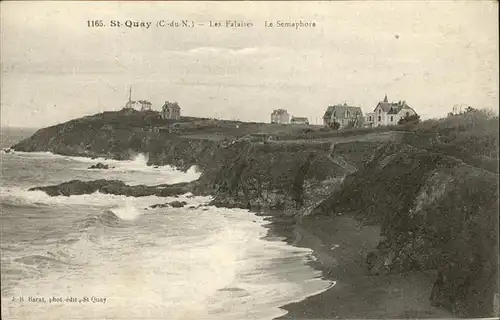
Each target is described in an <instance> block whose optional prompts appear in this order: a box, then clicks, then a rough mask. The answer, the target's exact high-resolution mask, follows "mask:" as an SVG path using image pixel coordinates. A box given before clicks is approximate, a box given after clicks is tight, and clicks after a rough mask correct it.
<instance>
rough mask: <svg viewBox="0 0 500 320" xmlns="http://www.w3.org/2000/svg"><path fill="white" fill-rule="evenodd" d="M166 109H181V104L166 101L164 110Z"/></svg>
mask: <svg viewBox="0 0 500 320" xmlns="http://www.w3.org/2000/svg"><path fill="white" fill-rule="evenodd" d="M164 108H177V109H180V108H181V107H180V106H179V104H178V103H177V102H169V101H165V104H164V105H163V106H162V109H164Z"/></svg>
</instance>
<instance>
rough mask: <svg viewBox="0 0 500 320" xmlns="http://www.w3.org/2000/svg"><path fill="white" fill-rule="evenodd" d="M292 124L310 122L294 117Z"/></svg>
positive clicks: (304, 118)
mask: <svg viewBox="0 0 500 320" xmlns="http://www.w3.org/2000/svg"><path fill="white" fill-rule="evenodd" d="M290 123H292V124H307V125H308V124H309V120H308V119H307V118H306V117H292V120H290Z"/></svg>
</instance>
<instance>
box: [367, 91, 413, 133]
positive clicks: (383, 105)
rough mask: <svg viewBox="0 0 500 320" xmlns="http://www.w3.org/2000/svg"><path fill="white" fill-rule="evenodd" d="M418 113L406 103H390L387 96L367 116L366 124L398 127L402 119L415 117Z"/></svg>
mask: <svg viewBox="0 0 500 320" xmlns="http://www.w3.org/2000/svg"><path fill="white" fill-rule="evenodd" d="M415 114H417V112H415V110H414V109H413V108H411V107H410V106H408V104H406V101H398V102H389V100H388V99H387V95H386V96H385V97H384V100H383V101H380V102H379V103H378V104H377V106H376V107H375V110H373V112H371V113H367V114H366V119H365V120H366V123H367V124H368V125H371V126H375V127H379V126H388V125H397V124H398V122H399V120H400V119H401V118H404V117H405V116H411V115H415Z"/></svg>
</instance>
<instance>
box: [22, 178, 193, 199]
mask: <svg viewBox="0 0 500 320" xmlns="http://www.w3.org/2000/svg"><path fill="white" fill-rule="evenodd" d="M29 190H30V191H37V190H39V191H43V192H45V193H47V194H48V195H49V196H52V197H55V196H67V197H68V196H73V195H81V194H91V193H94V192H100V193H106V194H114V195H124V196H130V197H146V196H158V197H171V196H175V195H181V194H185V193H188V192H190V191H191V190H192V184H191V183H186V182H183V183H177V184H171V185H168V184H163V185H157V186H145V185H139V186H129V185H127V184H125V183H123V182H122V181H118V180H104V179H102V180H93V181H81V180H71V181H68V182H63V183H61V184H58V185H52V186H43V187H34V188H31V189H29Z"/></svg>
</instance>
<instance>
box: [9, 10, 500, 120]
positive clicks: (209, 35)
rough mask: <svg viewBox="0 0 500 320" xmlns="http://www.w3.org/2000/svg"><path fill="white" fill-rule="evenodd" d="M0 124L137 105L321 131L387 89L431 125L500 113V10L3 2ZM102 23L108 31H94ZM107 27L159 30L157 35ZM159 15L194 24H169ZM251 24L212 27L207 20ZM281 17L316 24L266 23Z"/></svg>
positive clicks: (367, 108)
mask: <svg viewBox="0 0 500 320" xmlns="http://www.w3.org/2000/svg"><path fill="white" fill-rule="evenodd" d="M0 6H1V8H0V9H1V10H0V12H1V22H0V23H1V56H0V57H1V58H0V59H1V68H2V71H1V125H2V126H21V127H44V126H49V125H54V124H57V123H60V122H64V121H67V120H70V119H73V118H77V117H81V116H86V115H91V114H95V113H98V112H103V111H112V110H120V109H121V108H123V106H124V105H125V103H126V101H127V100H128V89H129V86H132V99H134V100H149V101H151V102H152V104H153V109H155V110H160V109H161V106H162V105H163V103H164V102H165V101H167V100H168V101H177V102H179V104H180V106H181V108H182V109H181V112H182V114H183V115H187V116H203V117H217V118H225V119H239V120H243V121H262V122H269V121H270V114H271V112H272V110H273V109H278V108H283V109H287V110H288V112H289V113H290V114H292V115H294V116H305V117H308V118H309V120H310V122H311V123H317V122H318V123H319V122H320V121H321V117H322V116H323V114H324V112H325V110H326V108H327V107H328V105H333V104H337V103H344V102H345V103H347V104H350V105H354V106H360V107H361V108H362V110H363V112H365V113H366V112H371V111H373V109H374V108H375V106H376V104H377V102H378V101H381V100H382V99H383V98H384V95H386V94H387V96H388V98H389V100H390V101H399V100H404V101H406V103H407V104H408V105H410V106H411V107H413V108H414V109H415V110H416V111H417V113H419V114H420V115H421V117H422V118H423V119H428V118H435V117H442V116H445V115H446V114H447V113H448V112H450V111H451V110H452V108H453V106H454V105H457V104H458V105H472V106H474V107H477V108H488V109H493V110H494V111H496V112H498V106H499V92H498V88H499V83H498V82H499V80H498V69H499V65H498V54H499V53H498V2H497V1H477V0H476V1H429V2H427V1H403V2H391V1H336V2H333V1H332V2H307V3H305V2H288V3H286V2H195V3H193V2H175V1H171V2H131V1H123V2H121V1H112V2H104V1H99V2H85V1H78V2H59V1H58V2H48V1H43V2H36V1H26V2H24V1H23V2H20V1H2V2H1V3H0ZM89 20H102V21H103V23H104V24H105V26H104V27H89V26H88V21H89ZM111 20H116V21H120V22H121V23H122V25H123V24H124V23H125V21H127V20H131V21H133V22H135V21H138V22H141V21H142V22H152V26H151V27H150V28H149V29H145V28H128V27H111V26H110V25H111ZM160 20H164V21H166V22H168V21H171V20H176V21H180V20H189V21H194V23H195V24H203V25H196V26H195V27H194V28H170V27H165V28H159V27H156V23H157V22H158V21H160ZM225 20H237V21H245V22H251V23H252V24H253V27H251V28H225V27H219V28H216V27H210V26H209V23H210V21H222V22H223V25H224V21H225ZM266 21H268V22H273V23H274V24H276V22H277V21H283V22H285V21H286V22H288V21H289V22H291V21H303V22H314V23H315V24H316V27H309V28H299V29H296V28H279V27H273V28H271V27H266V26H265V23H266Z"/></svg>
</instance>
